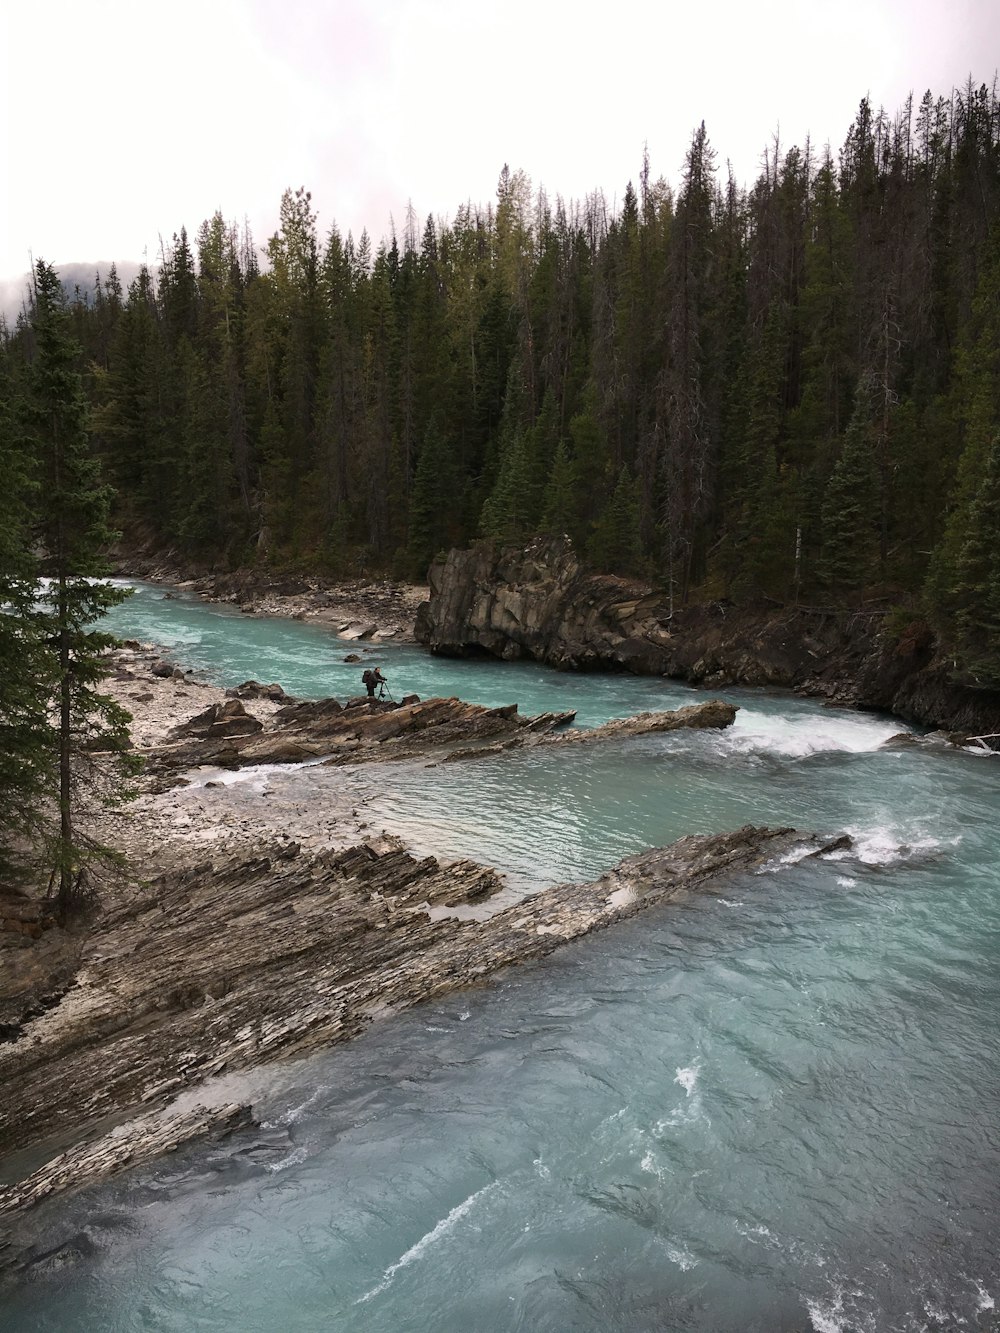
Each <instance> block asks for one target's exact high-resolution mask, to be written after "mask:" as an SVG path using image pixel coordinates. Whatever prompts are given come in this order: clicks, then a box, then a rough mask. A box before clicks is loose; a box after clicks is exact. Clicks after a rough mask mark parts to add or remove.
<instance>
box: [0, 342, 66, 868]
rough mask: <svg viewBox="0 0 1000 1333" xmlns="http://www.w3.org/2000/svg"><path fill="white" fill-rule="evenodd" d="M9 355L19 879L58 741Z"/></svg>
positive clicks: (2, 552) (9, 637)
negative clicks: (51, 715) (37, 601)
mask: <svg viewBox="0 0 1000 1333" xmlns="http://www.w3.org/2000/svg"><path fill="white" fill-rule="evenodd" d="M13 394H14V388H13V384H12V381H11V376H10V374H9V370H8V366H7V364H6V358H4V359H3V360H0V475H2V476H3V478H4V484H3V486H2V487H0V883H3V882H4V881H8V880H12V879H16V878H17V877H18V875H19V874H20V873H21V871H22V862H23V859H24V854H25V853H26V851H28V850H29V849H30V847H31V845H32V843H34V842H36V841H37V840H38V839H39V838H40V837H41V836H42V832H43V829H44V823H45V820H44V802H45V798H46V796H47V795H48V794H49V793H50V791H51V789H52V783H53V776H54V772H55V747H54V745H53V743H52V742H53V734H52V727H51V723H50V721H49V716H48V707H49V701H50V698H51V693H52V687H53V678H54V673H53V666H52V662H51V655H50V653H49V652H48V649H47V647H46V644H45V640H44V635H43V633H42V626H41V624H40V623H39V620H38V617H37V616H36V614H35V610H36V607H35V599H36V595H37V581H36V577H35V575H36V570H35V561H34V558H33V557H32V555H31V553H30V544H31V514H32V507H33V505H34V504H35V503H36V501H37V497H38V488H37V485H36V484H35V478H34V468H33V466H32V459H31V455H30V453H29V451H28V449H27V447H26V446H27V441H26V439H25V438H24V435H23V432H22V431H21V429H20V426H19V423H18V420H17V417H18V413H17V412H15V410H14V401H13Z"/></svg>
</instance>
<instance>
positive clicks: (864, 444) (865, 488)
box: [822, 382, 876, 593]
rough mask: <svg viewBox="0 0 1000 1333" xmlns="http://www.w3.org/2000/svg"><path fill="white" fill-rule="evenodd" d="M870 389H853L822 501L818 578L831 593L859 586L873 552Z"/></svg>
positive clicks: (864, 386) (865, 577) (868, 572)
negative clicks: (840, 448) (844, 429)
mask: <svg viewBox="0 0 1000 1333" xmlns="http://www.w3.org/2000/svg"><path fill="white" fill-rule="evenodd" d="M871 414H872V386H871V385H870V384H867V383H866V382H862V384H860V385H859V386H858V401H857V403H856V404H855V408H854V413H853V415H852V417H851V424H850V426H849V427H848V429H847V434H846V436H845V437H844V447H843V451H842V452H841V455H840V458H839V459H838V460H837V463H836V466H835V467H834V469H833V473H832V475H831V477H830V480H829V482H828V483H827V487H826V494H825V496H824V499H823V511H822V523H823V553H822V570H823V576H824V579H825V581H826V582H827V584H828V585H829V587H830V588H831V589H832V590H833V591H834V592H836V593H845V592H849V591H852V590H856V589H858V588H861V587H863V586H864V584H865V583H866V581H867V580H868V578H869V577H870V575H871V572H872V563H873V560H874V557H875V554H876V542H875V515H876V476H875V466H874V459H873V457H872V443H871V433H872V426H871Z"/></svg>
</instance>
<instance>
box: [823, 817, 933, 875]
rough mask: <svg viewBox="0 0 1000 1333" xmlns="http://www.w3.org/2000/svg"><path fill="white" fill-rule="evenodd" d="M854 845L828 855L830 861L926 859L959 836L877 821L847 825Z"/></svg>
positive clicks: (866, 862) (894, 862) (889, 862)
mask: <svg viewBox="0 0 1000 1333" xmlns="http://www.w3.org/2000/svg"><path fill="white" fill-rule="evenodd" d="M845 832H846V833H847V834H848V835H849V837H850V839H851V846H850V847H843V848H840V849H839V850H838V851H835V852H831V853H830V854H829V856H826V857H824V858H823V859H824V860H827V861H860V862H861V863H862V864H863V865H868V866H891V865H897V864H899V863H900V862H902V861H914V860H922V859H924V858H926V857H929V856H933V855H935V853H937V852H938V851H940V849H941V848H942V847H945V846H950V847H954V846H957V845H958V842H959V839H958V838H957V837H956V838H946V839H942V838H936V837H934V836H933V835H931V834H929V833H926V832H924V831H923V830H922V829H920V828H913V827H911V828H909V829H907V828H904V827H900V826H898V825H896V826H891V825H886V824H877V825H875V826H874V827H872V828H850V827H849V828H847V829H846V830H845Z"/></svg>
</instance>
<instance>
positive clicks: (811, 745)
mask: <svg viewBox="0 0 1000 1333" xmlns="http://www.w3.org/2000/svg"><path fill="white" fill-rule="evenodd" d="M900 730H905V728H903V727H902V726H901V724H900V723H899V722H895V721H894V722H883V721H881V720H880V719H878V718H873V717H869V716H867V715H865V714H863V713H849V712H846V711H845V712H835V711H833V710H830V711H829V712H828V713H827V712H824V713H821V714H819V715H818V716H817V714H815V713H808V714H805V713H804V714H803V715H802V716H795V715H793V716H790V717H789V716H780V715H779V714H776V713H758V712H756V711H755V710H754V709H752V708H741V709H740V711H739V712H738V713H737V714H736V721H735V722H734V723H733V725H732V727H729V728H727V730H726V731H725V732H724V733H723V735H724V737H725V738H726V739H727V740H728V741H729V742H730V743H731V744H732V745H733V746H734V747H735V748H736V749H738V750H744V751H750V752H755V751H757V752H764V753H769V754H777V755H781V756H783V757H785V758H789V759H803V758H805V757H806V756H807V755H811V754H823V753H837V752H840V753H844V754H866V753H868V752H872V751H875V750H878V749H881V747H882V745H883V744H884V743H885V742H886V741H887V740H888V739H889V737H890V736H898V735H899V732H900Z"/></svg>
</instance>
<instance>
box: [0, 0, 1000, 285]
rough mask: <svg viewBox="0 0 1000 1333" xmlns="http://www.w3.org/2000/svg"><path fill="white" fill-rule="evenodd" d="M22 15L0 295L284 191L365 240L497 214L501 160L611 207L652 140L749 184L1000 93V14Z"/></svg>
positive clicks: (183, 10) (670, 153) (465, 2)
mask: <svg viewBox="0 0 1000 1333" xmlns="http://www.w3.org/2000/svg"><path fill="white" fill-rule="evenodd" d="M15 2H16V0H10V3H8V4H7V5H6V6H4V15H5V17H4V22H5V23H6V25H7V29H8V31H7V33H6V34H3V35H5V36H6V39H7V40H6V41H5V42H4V47H5V51H6V55H7V70H6V80H5V91H6V97H7V98H8V106H7V114H6V117H5V121H6V126H7V139H8V141H7V143H6V145H5V146H4V149H3V150H2V151H5V152H6V155H7V160H6V161H3V160H2V159H0V170H2V176H0V180H2V181H5V182H7V188H8V191H9V198H8V199H7V200H6V201H0V202H3V203H5V204H6V207H5V208H4V210H3V218H4V220H5V225H6V234H5V235H3V236H2V238H0V242H2V243H0V276H13V275H15V274H17V273H19V272H22V271H23V270H24V269H25V268H26V267H27V263H28V250H29V248H30V249H31V250H32V251H33V252H34V253H35V254H36V255H43V256H44V257H46V258H47V259H49V260H51V261H52V262H55V263H59V262H64V261H71V260H88V259H91V258H94V257H96V256H98V255H104V256H108V257H114V258H118V259H124V258H134V259H137V258H141V257H142V256H143V253H144V252H145V253H146V254H147V255H148V257H149V258H150V260H151V261H155V259H156V257H157V253H158V244H159V243H158V237H159V235H160V234H161V233H162V234H163V235H164V237H165V238H166V239H169V237H170V235H171V234H172V233H173V232H174V231H176V230H178V229H179V228H180V226H181V225H182V224H183V225H186V226H187V227H188V228H189V230H191V231H193V230H194V229H195V228H196V227H197V226H198V224H199V223H200V222H201V221H202V219H203V218H205V217H207V216H209V215H210V214H211V213H212V212H213V211H214V210H215V209H216V208H219V209H221V210H222V212H223V214H224V215H225V216H226V217H227V218H237V219H242V218H243V217H244V216H246V217H248V219H249V221H250V223H251V225H252V227H253V229H254V232H255V235H256V236H257V239H258V241H259V242H260V243H263V242H264V240H265V239H266V234H267V232H268V231H269V230H270V229H271V228H272V227H273V226H274V224H275V220H276V217H277V206H278V201H279V199H280V196H281V192H282V190H283V189H284V188H285V187H286V186H289V185H291V186H297V185H300V184H304V185H306V186H307V188H309V189H311V190H312V192H313V199H314V203H315V205H316V206H317V207H318V208H319V211H320V225H321V228H322V229H323V230H324V231H325V230H326V228H328V227H329V225H330V224H331V222H332V221H333V220H334V219H336V220H337V222H338V224H339V225H340V227H341V229H342V230H343V231H345V232H346V231H347V230H348V229H351V230H353V231H354V233H355V235H357V234H358V233H359V232H360V230H361V228H362V227H363V226H367V227H368V229H369V231H371V232H372V233H373V235H374V236H375V237H376V238H377V237H379V236H381V235H382V234H384V233H385V232H386V231H387V229H388V224H389V216H390V213H391V214H393V215H394V217H395V219H396V223H397V226H401V224H402V220H403V217H404V214H405V210H406V204H407V201H408V199H411V198H412V200H413V203H414V206H415V207H416V210H417V213H418V216H419V217H420V218H421V220H422V219H423V218H424V217H425V216H426V215H427V214H428V213H434V214H437V215H443V214H447V215H453V213H454V210H455V207H456V205H457V204H459V203H460V202H461V201H462V200H464V199H466V198H471V199H472V200H473V201H476V202H485V201H486V200H488V199H489V198H491V197H492V196H493V193H494V189H495V185H496V179H497V175H498V173H499V170H500V167H501V166H502V165H503V163H504V162H509V163H510V165H511V166H512V167H522V168H523V169H524V170H525V171H526V172H527V173H528V174H529V175H530V176H531V178H532V180H533V181H534V182H535V183H536V184H537V183H539V182H543V183H544V184H545V185H546V187H547V188H548V190H549V192H550V194H552V195H554V194H556V193H559V194H562V195H563V196H564V197H571V198H572V197H581V196H582V195H584V194H585V193H586V192H587V191H589V190H591V189H593V188H595V187H596V186H602V187H603V188H604V190H605V192H606V193H607V194H608V196H609V198H618V199H620V197H621V194H622V191H623V189H624V186H625V183H626V181H627V180H628V179H630V178H633V179H634V178H635V176H636V174H637V172H638V169H639V164H640V161H641V157H642V151H643V145H644V144H646V143H648V145H649V151H650V155H651V162H652V169H653V172H654V174H655V175H659V174H663V175H666V176H667V177H668V178H669V179H672V180H676V179H677V177H678V175H679V172H680V168H681V165H682V162H683V157H684V152H685V149H686V147H687V145H688V142H689V140H690V135H691V131H692V129H693V127H694V126H695V125H696V124H697V123H698V122H699V121H700V120H702V119H704V120H705V121H706V124H707V128H708V132H709V136H710V139H711V141H712V143H713V145H714V146H715V148H716V149H717V151H718V155H719V162H720V165H722V164H724V162H725V161H726V159H727V158H729V159H731V160H732V161H733V164H734V168H735V170H736V174H737V176H738V178H739V179H741V180H744V181H746V180H749V179H751V178H752V176H753V175H754V173H755V169H756V165H757V163H758V162H759V159H760V155H761V152H762V150H763V147H764V145H765V144H766V143H769V142H770V140H771V136H772V135H773V133H774V132H775V131H776V130H777V129H778V128H779V126H780V131H781V139H782V142H783V143H786V144H791V143H793V142H801V141H802V140H803V139H804V137H805V135H806V134H807V133H811V135H812V139H813V142H814V143H815V144H817V145H821V144H822V143H824V142H825V141H827V140H830V141H832V143H833V145H834V147H836V146H838V145H839V143H840V142H841V141H842V139H843V136H844V133H845V132H846V129H847V127H848V125H849V124H850V121H851V119H852V117H853V114H854V112H855V110H856V107H857V103H858V101H859V100H860V98H861V97H862V96H864V95H865V94H866V93H870V95H871V97H872V99H873V101H874V102H875V103H876V104H881V103H884V104H885V105H886V107H887V109H888V110H890V111H893V110H895V109H896V107H897V106H898V105H899V104H900V102H901V101H902V99H903V97H904V96H905V95H906V93H907V92H908V91H909V90H910V89H913V90H914V91H915V93H916V95H917V97H918V98H919V96H920V94H921V93H922V92H923V91H924V89H925V88H927V87H930V88H931V89H932V90H933V91H934V92H935V93H938V92H943V93H947V92H948V91H949V89H950V87H951V86H952V85H953V84H956V83H957V84H961V83H963V82H964V80H965V78H966V77H967V76H968V75H969V74H970V73H971V74H972V76H973V77H974V79H975V80H976V81H977V82H978V81H982V80H987V81H989V80H992V78H993V75H994V68H993V65H990V67H988V68H984V67H983V60H984V59H987V60H990V61H993V62H994V63H995V61H996V52H998V51H1000V6H998V5H997V4H996V3H995V0H952V2H949V3H945V2H944V0H907V2H906V3H904V0H838V2H837V3H833V2H832V0H810V2H809V3H804V2H803V0H756V2H755V3H753V4H749V3H747V0H716V2H715V3H714V4H712V5H703V6H698V7H694V6H690V5H687V4H681V3H677V0H660V4H659V5H653V4H650V3H649V0H618V2H617V3H616V4H608V3H602V4H597V3H594V0H505V3H503V4H500V3H497V0H476V3H469V0H419V2H418V0H381V3H378V4H372V3H367V2H366V0H326V3H323V2H322V0H174V3H172V4H170V5H160V4H153V3H151V0H32V2H31V3H30V4H29V3H27V0H22V5H21V7H20V8H19V9H17V10H15V9H14V7H13V6H14V3H15ZM15 127H16V128H15ZM4 168H5V169H4ZM0 188H2V186H0Z"/></svg>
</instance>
